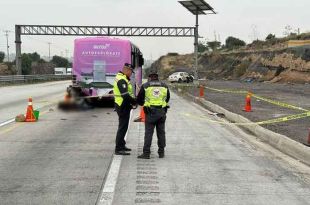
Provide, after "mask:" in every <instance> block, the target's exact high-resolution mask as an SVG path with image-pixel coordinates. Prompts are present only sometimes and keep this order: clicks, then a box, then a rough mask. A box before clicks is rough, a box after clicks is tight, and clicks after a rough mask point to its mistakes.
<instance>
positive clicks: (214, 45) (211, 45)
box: [207, 41, 221, 51]
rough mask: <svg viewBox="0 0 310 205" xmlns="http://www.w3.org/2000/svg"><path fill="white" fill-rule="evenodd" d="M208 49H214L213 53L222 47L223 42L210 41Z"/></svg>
mask: <svg viewBox="0 0 310 205" xmlns="http://www.w3.org/2000/svg"><path fill="white" fill-rule="evenodd" d="M207 44H208V47H209V48H211V49H212V51H215V50H217V49H218V48H219V47H221V42H219V41H209V42H208V43H207Z"/></svg>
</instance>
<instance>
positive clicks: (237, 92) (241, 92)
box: [204, 86, 248, 94]
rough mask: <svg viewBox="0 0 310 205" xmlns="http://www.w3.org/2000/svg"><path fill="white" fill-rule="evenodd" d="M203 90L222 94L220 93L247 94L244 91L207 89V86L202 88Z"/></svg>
mask: <svg viewBox="0 0 310 205" xmlns="http://www.w3.org/2000/svg"><path fill="white" fill-rule="evenodd" d="M204 88H206V89H208V90H213V91H217V92H222V93H235V94H247V93H248V91H244V90H228V89H216V88H211V87H207V86H204Z"/></svg>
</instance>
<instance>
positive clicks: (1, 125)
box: [0, 119, 15, 127]
mask: <svg viewBox="0 0 310 205" xmlns="http://www.w3.org/2000/svg"><path fill="white" fill-rule="evenodd" d="M14 121H15V119H10V120H7V121H5V122H3V123H1V124H0V127H3V126H5V125H7V124H10V123H12V122H14Z"/></svg>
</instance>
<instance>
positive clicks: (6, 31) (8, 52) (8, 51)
mask: <svg viewBox="0 0 310 205" xmlns="http://www.w3.org/2000/svg"><path fill="white" fill-rule="evenodd" d="M9 32H10V31H9V30H5V31H4V33H5V36H6V51H7V56H8V57H7V58H8V62H10V50H9V49H10V46H9Z"/></svg>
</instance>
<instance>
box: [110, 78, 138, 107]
mask: <svg viewBox="0 0 310 205" xmlns="http://www.w3.org/2000/svg"><path fill="white" fill-rule="evenodd" d="M120 80H125V81H126V83H127V87H128V92H127V93H128V94H129V95H130V96H131V97H134V94H133V90H132V85H131V83H130V82H129V81H128V79H127V77H126V75H124V74H123V73H118V74H117V75H116V77H115V81H114V85H113V93H114V102H115V103H116V104H117V105H118V106H121V105H122V104H123V101H124V99H123V96H122V95H126V94H127V93H123V94H121V92H120V91H119V89H118V86H117V82H118V81H120Z"/></svg>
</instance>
